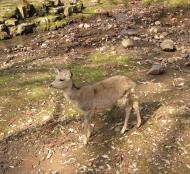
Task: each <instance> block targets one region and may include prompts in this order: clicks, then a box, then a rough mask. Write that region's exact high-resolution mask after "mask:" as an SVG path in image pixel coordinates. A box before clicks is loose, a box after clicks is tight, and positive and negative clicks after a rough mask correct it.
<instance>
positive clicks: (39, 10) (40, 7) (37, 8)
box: [32, 2, 48, 16]
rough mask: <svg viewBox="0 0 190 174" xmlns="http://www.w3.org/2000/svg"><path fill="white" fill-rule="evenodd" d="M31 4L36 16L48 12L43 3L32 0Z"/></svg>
mask: <svg viewBox="0 0 190 174" xmlns="http://www.w3.org/2000/svg"><path fill="white" fill-rule="evenodd" d="M32 5H33V9H34V12H33V13H34V14H36V16H45V15H46V14H47V13H48V9H47V7H46V6H45V5H44V4H42V3H37V2H33V3H32Z"/></svg>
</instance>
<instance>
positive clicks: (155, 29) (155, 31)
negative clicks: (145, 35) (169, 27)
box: [149, 27, 158, 33]
mask: <svg viewBox="0 0 190 174" xmlns="http://www.w3.org/2000/svg"><path fill="white" fill-rule="evenodd" d="M149 32H150V33H158V28H157V27H151V28H150V29H149Z"/></svg>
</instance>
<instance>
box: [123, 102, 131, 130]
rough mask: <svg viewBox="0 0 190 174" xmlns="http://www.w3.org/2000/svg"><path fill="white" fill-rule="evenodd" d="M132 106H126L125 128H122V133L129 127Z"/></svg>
mask: <svg viewBox="0 0 190 174" xmlns="http://www.w3.org/2000/svg"><path fill="white" fill-rule="evenodd" d="M131 110H132V108H131V106H130V105H129V106H126V108H125V121H124V124H123V128H122V129H121V133H122V134H123V133H125V131H126V130H127V129H128V121H129V117H130V114H131Z"/></svg>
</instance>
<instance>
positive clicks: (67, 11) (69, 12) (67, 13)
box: [64, 6, 74, 17]
mask: <svg viewBox="0 0 190 174" xmlns="http://www.w3.org/2000/svg"><path fill="white" fill-rule="evenodd" d="M73 11H74V6H67V7H65V10H64V15H65V16H66V17H67V16H71V15H72V14H73Z"/></svg>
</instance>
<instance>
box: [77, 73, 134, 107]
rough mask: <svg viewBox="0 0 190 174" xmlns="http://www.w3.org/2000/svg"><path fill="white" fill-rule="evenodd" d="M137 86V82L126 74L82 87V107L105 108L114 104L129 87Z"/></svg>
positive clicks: (80, 95)
mask: <svg viewBox="0 0 190 174" xmlns="http://www.w3.org/2000/svg"><path fill="white" fill-rule="evenodd" d="M135 86H136V84H135V82H133V81H132V80H130V79H129V78H128V77H126V76H113V77H110V78H108V79H105V80H102V81H100V82H97V83H95V84H92V85H87V86H84V87H82V88H81V89H80V94H79V97H80V103H79V105H80V107H81V109H83V110H85V111H87V110H90V109H104V108H107V107H110V106H112V105H113V104H115V103H116V102H117V100H118V99H120V98H121V97H122V96H123V95H124V94H125V93H126V92H127V91H128V90H129V89H131V88H134V87H135Z"/></svg>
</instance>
